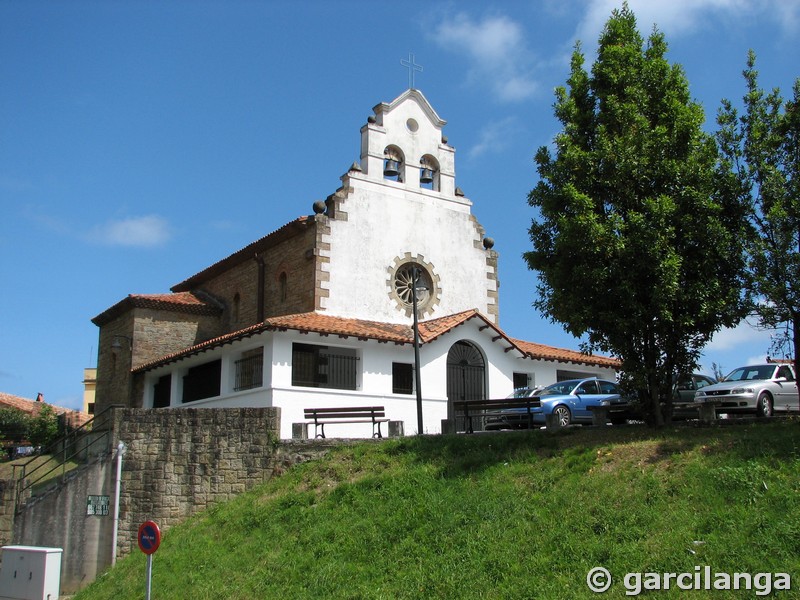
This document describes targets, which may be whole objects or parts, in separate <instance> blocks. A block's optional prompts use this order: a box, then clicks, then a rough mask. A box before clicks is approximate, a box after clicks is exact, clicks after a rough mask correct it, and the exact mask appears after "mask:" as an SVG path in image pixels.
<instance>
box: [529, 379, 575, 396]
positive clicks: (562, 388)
mask: <svg viewBox="0 0 800 600" xmlns="http://www.w3.org/2000/svg"><path fill="white" fill-rule="evenodd" d="M579 383H580V380H574V379H573V380H570V381H559V382H558V383H554V384H552V385H548V386H547V387H546V388H544V389H543V390H542V391H541V392H539V395H540V396H554V395H565V394H569V393H570V392H572V390H574V389H575V386H577V385H578V384H579Z"/></svg>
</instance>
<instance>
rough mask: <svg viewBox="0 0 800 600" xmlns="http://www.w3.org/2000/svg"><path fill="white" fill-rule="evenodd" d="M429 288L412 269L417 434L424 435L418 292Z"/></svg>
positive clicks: (416, 271)
mask: <svg viewBox="0 0 800 600" xmlns="http://www.w3.org/2000/svg"><path fill="white" fill-rule="evenodd" d="M427 291H428V288H427V287H426V286H425V285H424V284H420V282H419V268H418V267H416V266H414V267H412V269H411V303H412V308H413V310H414V384H415V387H416V388H417V435H422V383H421V382H420V373H419V322H418V317H417V293H418V292H427Z"/></svg>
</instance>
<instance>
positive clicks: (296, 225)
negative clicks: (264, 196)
mask: <svg viewBox="0 0 800 600" xmlns="http://www.w3.org/2000/svg"><path fill="white" fill-rule="evenodd" d="M312 223H314V220H313V219H311V218H309V217H307V216H302V217H298V218H297V219H295V220H294V221H289V222H288V223H286V224H285V225H283V226H282V227H279V228H278V229H276V230H275V231H273V232H272V233H269V234H267V235H265V236H264V237H262V238H259V239H257V240H256V241H254V242H251V243H250V244H248V245H247V246H245V247H244V248H242V249H240V250H237V251H236V252H234V253H233V254H231V255H229V256H227V257H225V258H223V259H222V260H219V261H217V262H215V263H214V264H213V265H211V266H210V267H207V268H205V269H203V270H202V271H200V272H199V273H196V274H194V275H192V276H191V277H189V278H188V279H186V280H184V281H182V282H180V283H178V284H176V285H174V286H172V287H171V288H170V289H171V290H172V291H173V292H185V291H188V290H191V289H192V288H194V287H196V286H197V285H199V284H201V283H203V282H205V281H208V280H209V279H211V278H213V277H215V276H217V275H219V274H220V273H222V272H224V271H226V270H227V269H229V268H231V267H232V266H235V265H238V264H240V263H242V262H244V261H246V260H250V259H252V258H253V257H254V256H255V255H257V254H258V253H260V252H263V251H264V250H267V249H268V248H270V247H272V246H274V245H276V244H278V243H280V242H282V241H284V240H287V239H289V238H291V237H293V236H295V235H297V234H298V233H300V232H302V231H303V230H304V229H305V228H306V227H308V226H309V225H310V224H312Z"/></svg>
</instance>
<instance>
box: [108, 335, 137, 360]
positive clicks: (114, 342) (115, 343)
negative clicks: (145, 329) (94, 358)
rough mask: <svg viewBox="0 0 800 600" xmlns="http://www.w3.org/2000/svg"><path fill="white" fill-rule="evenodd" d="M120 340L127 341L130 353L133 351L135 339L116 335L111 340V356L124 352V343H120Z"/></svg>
mask: <svg viewBox="0 0 800 600" xmlns="http://www.w3.org/2000/svg"><path fill="white" fill-rule="evenodd" d="M120 340H127V341H128V351H131V350H133V338H129V337H128V336H127V335H115V336H113V337H112V338H111V354H113V355H114V356H116V355H117V354H119V351H120V350H122V342H120Z"/></svg>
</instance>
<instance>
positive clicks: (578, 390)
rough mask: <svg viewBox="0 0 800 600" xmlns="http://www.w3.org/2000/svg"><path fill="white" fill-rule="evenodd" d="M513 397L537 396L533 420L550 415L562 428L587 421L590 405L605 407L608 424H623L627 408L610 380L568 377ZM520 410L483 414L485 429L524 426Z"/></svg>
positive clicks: (542, 421) (540, 421)
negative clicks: (556, 418) (553, 416)
mask: <svg viewBox="0 0 800 600" xmlns="http://www.w3.org/2000/svg"><path fill="white" fill-rule="evenodd" d="M513 397H518V398H519V397H537V398H538V399H539V401H540V403H541V406H539V407H536V408H533V409H532V410H531V412H532V413H533V422H534V423H536V424H540V425H541V424H544V423H546V421H547V415H549V414H554V415H557V417H558V423H559V425H561V426H562V427H566V426H567V425H569V424H570V423H591V422H592V411H591V407H595V406H597V407H599V406H606V407H608V410H609V419H610V420H611V422H612V423H624V422H625V420H626V417H627V415H628V412H629V410H630V400H629V399H628V398H627V397H626V396H625V394H624V393H623V391H622V390H621V389H620V387H619V385H618V384H617V383H615V382H613V381H607V380H605V379H597V378H596V377H591V378H587V379H570V380H567V381H559V382H558V383H554V384H552V385H548V386H547V387H545V388H542V389H540V390H538V391H536V392H535V395H532V394H530V393H525V392H524V391H523V390H516V391H515V392H514V395H513ZM523 413H525V411H524V410H523V409H518V410H507V411H503V412H502V413H495V414H489V415H487V419H486V429H487V430H492V429H518V428H521V427H527V415H526V414H523Z"/></svg>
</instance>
